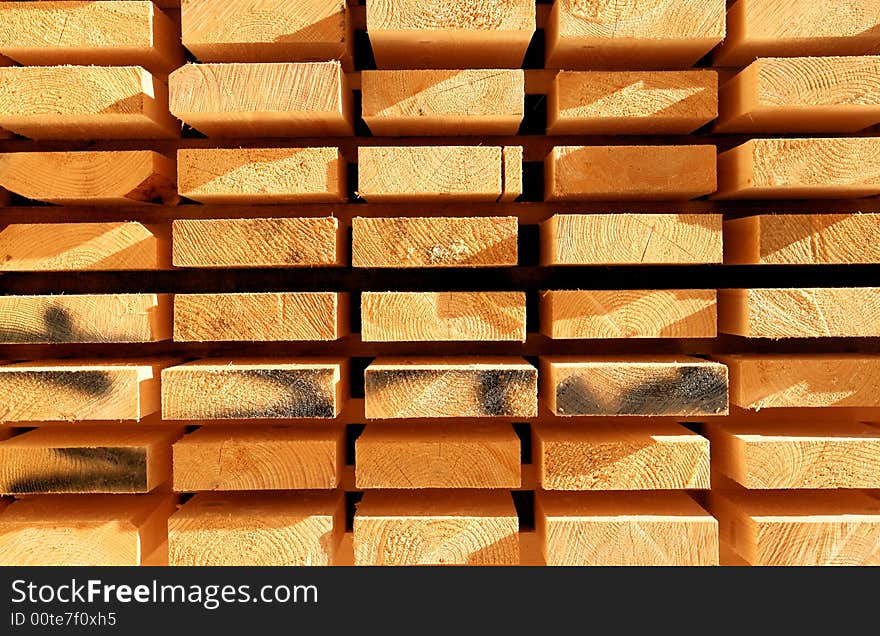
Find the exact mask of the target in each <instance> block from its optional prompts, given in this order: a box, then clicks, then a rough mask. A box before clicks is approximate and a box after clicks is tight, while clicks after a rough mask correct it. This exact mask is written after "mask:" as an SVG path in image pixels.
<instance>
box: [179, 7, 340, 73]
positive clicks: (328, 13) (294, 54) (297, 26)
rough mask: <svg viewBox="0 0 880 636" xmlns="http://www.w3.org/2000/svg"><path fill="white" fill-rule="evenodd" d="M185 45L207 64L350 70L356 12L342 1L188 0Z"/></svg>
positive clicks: (184, 11)
mask: <svg viewBox="0 0 880 636" xmlns="http://www.w3.org/2000/svg"><path fill="white" fill-rule="evenodd" d="M180 22H181V29H182V35H183V45H184V46H185V47H186V48H187V49H189V50H190V52H191V53H192V54H193V55H194V56H195V57H196V59H198V60H199V61H202V62H319V61H324V60H343V61H344V62H345V63H346V66H347V67H350V66H351V55H352V48H353V42H354V31H353V25H352V20H351V10H350V9H349V8H348V6H346V3H345V2H340V1H339V0H308V1H306V2H287V1H286V0H270V1H269V2H266V0H236V2H235V4H228V5H225V6H219V5H218V4H217V3H216V2H213V1H212V0H187V2H184V3H182V4H181V6H180Z"/></svg>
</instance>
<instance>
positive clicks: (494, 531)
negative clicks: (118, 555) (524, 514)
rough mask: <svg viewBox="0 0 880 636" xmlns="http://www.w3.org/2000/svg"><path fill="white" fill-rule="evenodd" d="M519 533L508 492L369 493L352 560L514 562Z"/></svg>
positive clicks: (386, 562) (358, 520)
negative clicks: (399, 538) (403, 537)
mask: <svg viewBox="0 0 880 636" xmlns="http://www.w3.org/2000/svg"><path fill="white" fill-rule="evenodd" d="M518 532H519V520H518V518H517V514H516V509H515V508H514V505H513V500H512V499H511V497H510V493H507V492H501V491H494V492H492V491H484V492H479V491H477V492H474V491H469V492H460V491H455V490H445V491H436V490H435V491H426V492H418V493H405V492H393V493H391V492H381V491H380V492H368V493H366V494H365V495H364V497H363V499H362V500H361V501H360V502H359V503H358V505H357V512H356V514H355V516H354V535H353V539H354V562H355V565H516V564H518V563H519V560H520V549H519V536H518ZM400 536H405V537H407V538H408V540H407V541H400V540H398V539H397V538H396V537H400Z"/></svg>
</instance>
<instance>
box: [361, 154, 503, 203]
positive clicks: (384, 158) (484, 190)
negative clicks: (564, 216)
mask: <svg viewBox="0 0 880 636" xmlns="http://www.w3.org/2000/svg"><path fill="white" fill-rule="evenodd" d="M390 166H393V169H389V167H390ZM504 176H505V170H504V161H503V157H502V148H501V147H500V146H362V147H360V148H359V149H358V191H357V194H358V196H360V197H361V198H363V199H366V200H367V201H369V202H407V201H414V202H415V201H484V202H489V201H498V200H499V199H500V198H501V196H502V194H505V193H506V192H507V189H506V188H505V185H506V184H505V179H504ZM517 194H518V193H517Z"/></svg>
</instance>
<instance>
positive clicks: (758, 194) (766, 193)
mask: <svg viewBox="0 0 880 636" xmlns="http://www.w3.org/2000/svg"><path fill="white" fill-rule="evenodd" d="M877 194H880V138H874V137H858V138H857V137H837V138H830V137H825V138H814V139H752V140H750V141H747V142H745V143H744V144H741V145H739V146H737V147H735V148H732V149H731V150H727V151H726V152H722V153H720V154H719V155H718V193H717V194H716V198H718V199H847V198H857V197H868V196H874V195H877Z"/></svg>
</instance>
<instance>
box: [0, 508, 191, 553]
mask: <svg viewBox="0 0 880 636" xmlns="http://www.w3.org/2000/svg"><path fill="white" fill-rule="evenodd" d="M174 505H175V500H174V498H173V497H171V496H168V495H84V496H81V497H73V496H70V495H45V496H41V497H27V498H25V499H20V500H18V501H16V502H14V503H13V504H11V505H10V506H9V507H8V508H7V509H6V510H5V511H3V513H2V514H0V565H3V566H15V567H23V566H31V565H38V566H49V565H52V566H106V565H120V566H121V565H143V564H145V561H146V559H147V557H148V556H149V555H151V554H152V553H154V552H156V551H158V550H160V549H161V546H162V544H163V543H164V542H165V540H166V538H167V535H168V532H167V528H166V524H167V523H168V517H169V515H170V514H171V513H172V512H173V511H174Z"/></svg>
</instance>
